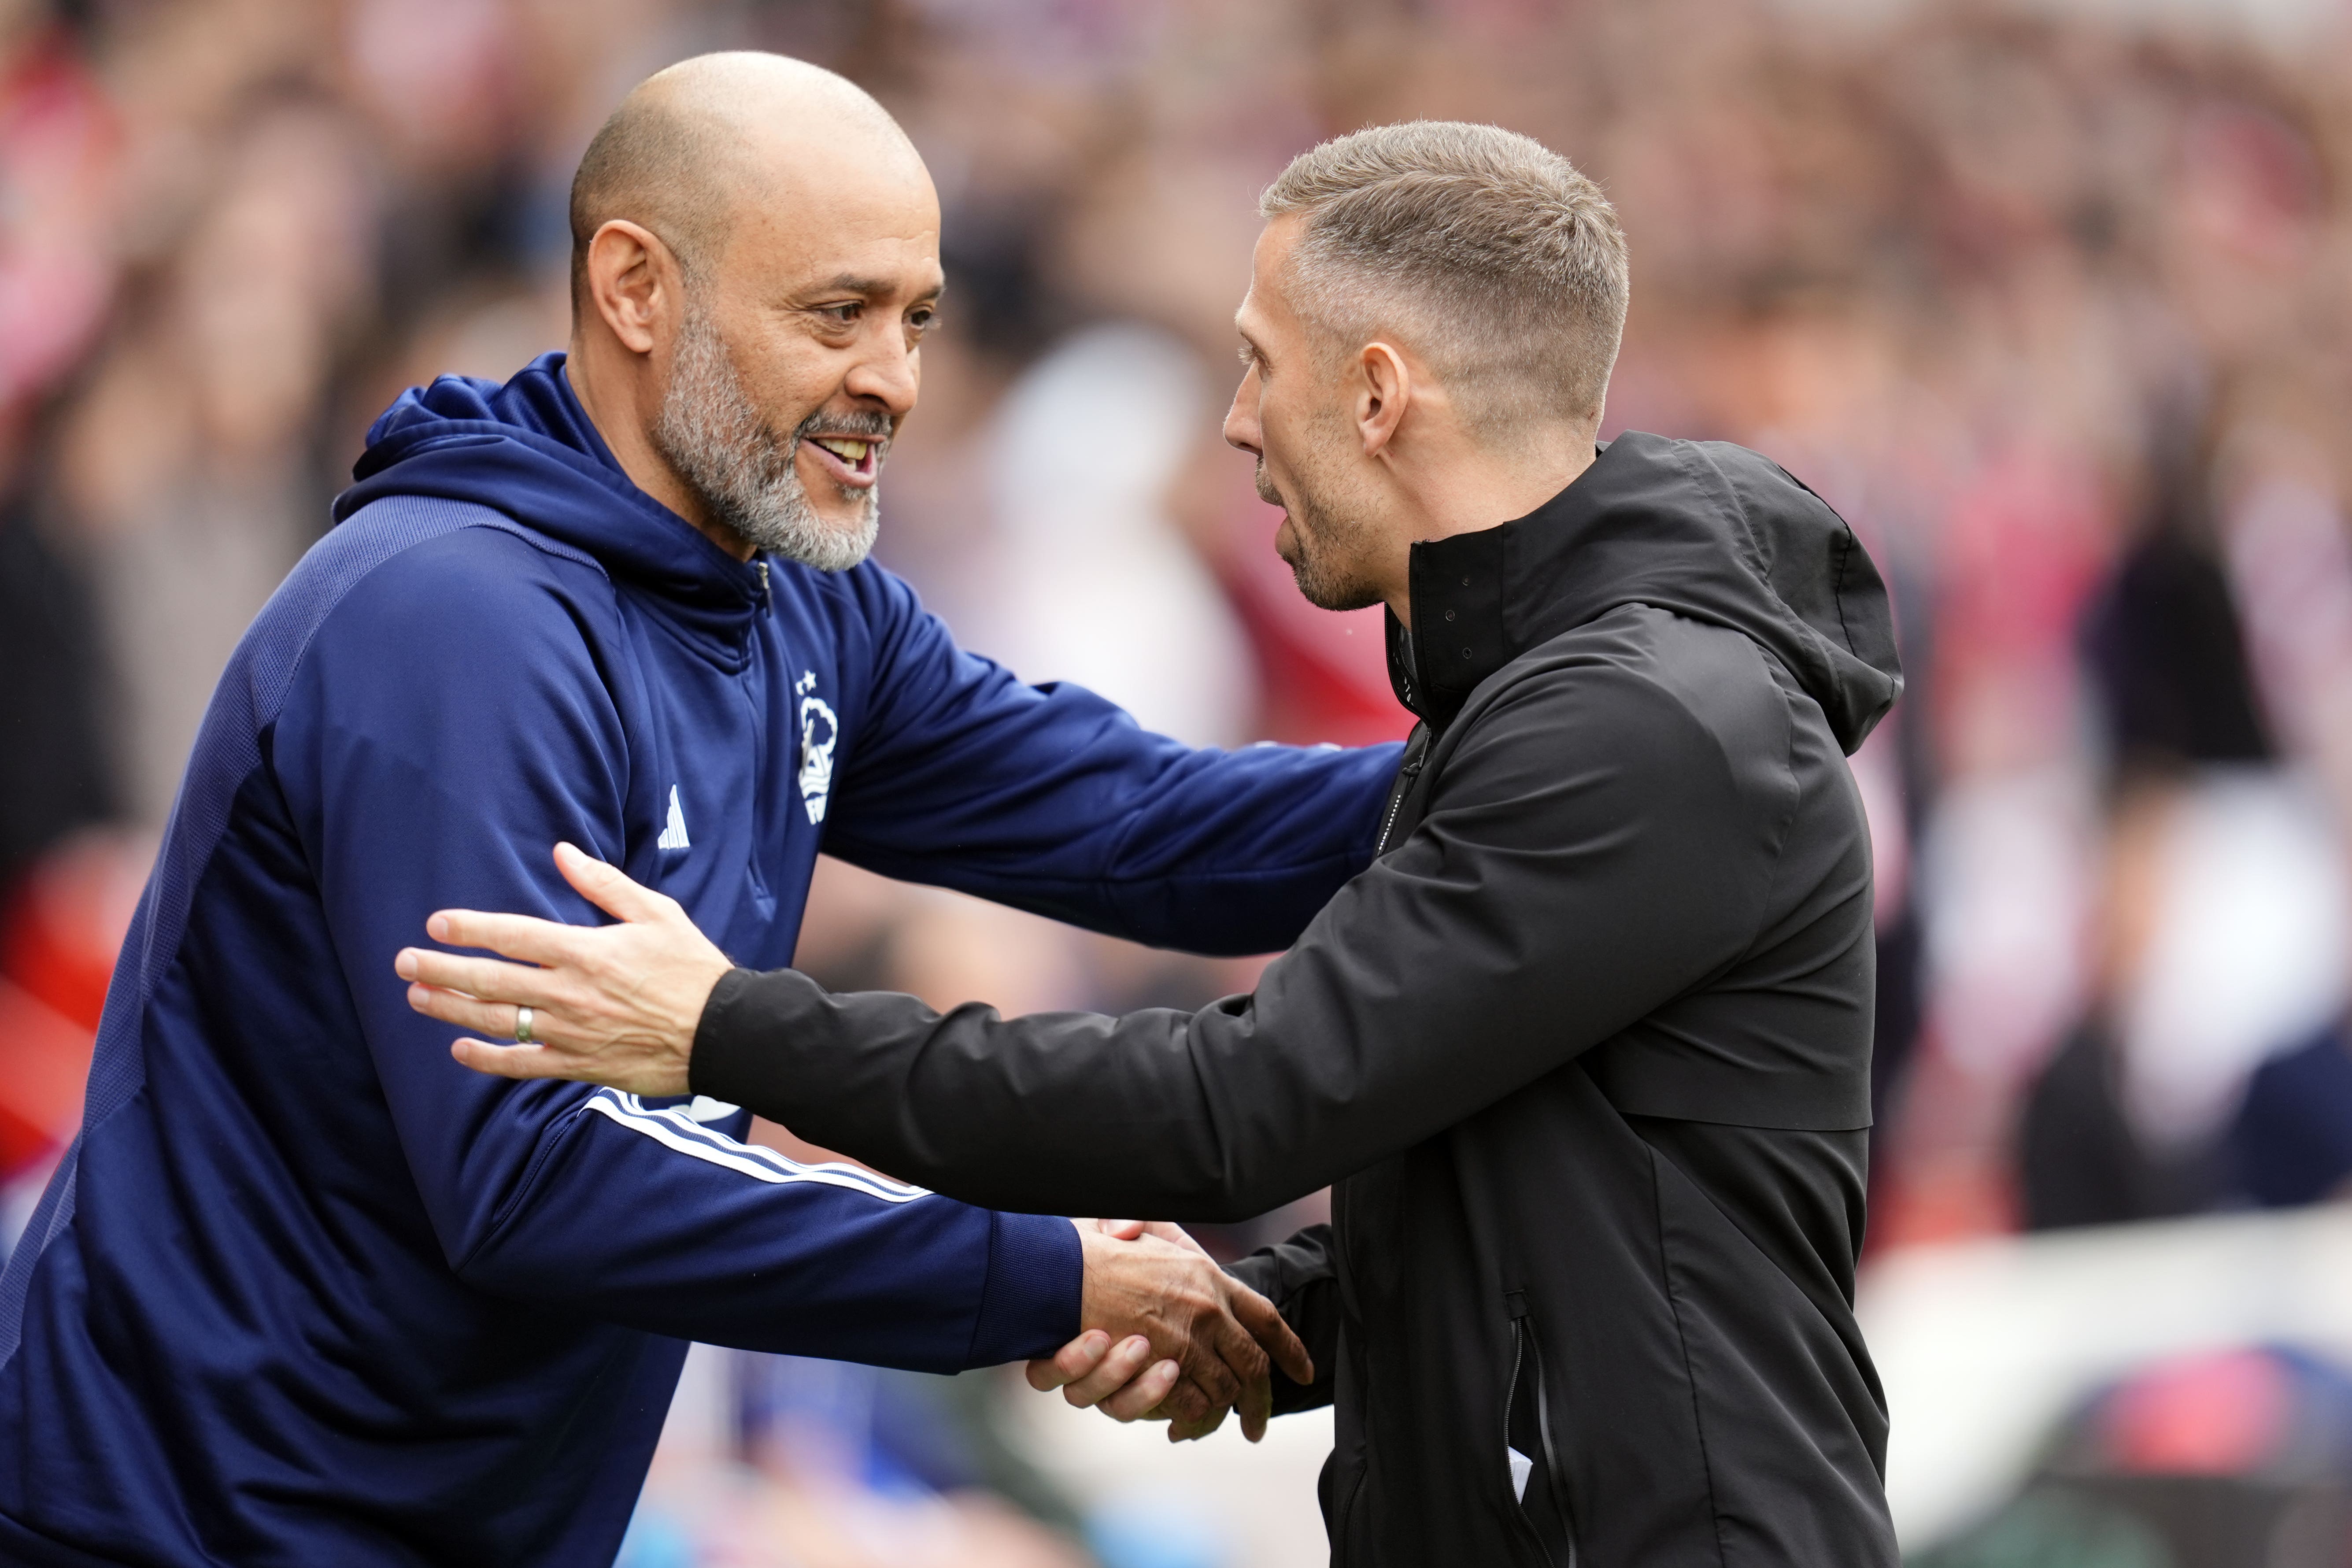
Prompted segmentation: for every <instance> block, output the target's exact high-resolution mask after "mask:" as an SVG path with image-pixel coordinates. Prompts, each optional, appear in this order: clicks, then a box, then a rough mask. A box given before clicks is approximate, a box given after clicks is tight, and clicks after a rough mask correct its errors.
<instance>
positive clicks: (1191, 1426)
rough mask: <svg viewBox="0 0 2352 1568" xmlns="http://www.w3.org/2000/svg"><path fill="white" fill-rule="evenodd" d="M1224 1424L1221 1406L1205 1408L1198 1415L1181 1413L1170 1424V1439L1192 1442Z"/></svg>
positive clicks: (1177, 1441)
mask: <svg viewBox="0 0 2352 1568" xmlns="http://www.w3.org/2000/svg"><path fill="white" fill-rule="evenodd" d="M1179 1392H1180V1393H1181V1390H1180V1391H1179ZM1224 1424H1225V1413H1224V1411H1223V1409H1221V1408H1220V1409H1209V1410H1204V1411H1203V1412H1202V1414H1201V1415H1179V1416H1177V1417H1176V1418H1175V1419H1173V1420H1171V1422H1169V1424H1168V1440H1169V1441H1170V1442H1171V1443H1190V1442H1192V1440H1193V1439H1195V1438H1198V1437H1205V1436H1208V1435H1209V1434H1210V1433H1212V1432H1213V1431H1215V1430H1216V1429H1217V1428H1218V1427H1220V1426H1223V1425H1224Z"/></svg>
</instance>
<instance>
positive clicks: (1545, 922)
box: [444, 662, 1787, 1220]
mask: <svg viewBox="0 0 2352 1568" xmlns="http://www.w3.org/2000/svg"><path fill="white" fill-rule="evenodd" d="M1785 777H1786V775H1785V773H1783V772H1777V771H1776V770H1775V769H1773V768H1770V767H1766V768H1763V769H1761V770H1753V769H1751V770H1748V772H1746V773H1739V772H1736V771H1735V764H1734V763H1732V762H1731V761H1730V760H1729V757H1728V754H1727V752H1726V750H1725V749H1724V748H1723V747H1722V746H1721V745H1720V744H1718V742H1717V738H1716V736H1715V735H1714V734H1713V733H1712V732H1711V731H1709V730H1708V729H1707V728H1706V726H1705V725H1704V724H1703V723H1702V722H1701V721H1699V720H1698V719H1697V718H1696V716H1695V715H1694V714H1693V713H1692V712H1691V711H1689V710H1687V709H1686V708H1685V706H1684V705H1682V704H1681V703H1680V702H1678V701H1677V700H1675V699H1674V698H1673V697H1671V696H1669V695H1667V694H1665V693H1664V692H1662V691H1660V690H1658V689H1655V688H1654V687H1653V686H1651V685H1650V684H1648V683H1647V682H1645V681H1644V680H1643V679H1640V678H1639V677H1636V676H1633V675H1630V674H1627V673H1625V672H1624V671H1622V670H1620V669H1617V668H1613V667H1612V666H1609V665H1608V664H1606V663H1605V662H1595V663H1593V664H1591V665H1590V666H1588V667H1581V668H1564V669H1559V670H1556V671H1553V672H1550V673H1549V674H1548V675H1546V676H1543V677H1539V678H1531V679H1526V680H1524V681H1522V682H1521V683H1520V684H1519V685H1518V686H1517V687H1516V688H1514V689H1512V690H1511V691H1510V692H1509V693H1507V694H1506V695H1504V696H1503V697H1502V698H1501V699H1500V700H1498V704H1497V708H1496V710H1495V711H1494V712H1492V713H1490V714H1489V715H1488V717H1487V718H1486V721H1484V722H1483V723H1482V724H1481V725H1480V727H1479V729H1478V731H1476V732H1475V734H1474V735H1472V736H1470V737H1469V738H1468V739H1466V740H1465V742H1464V743H1463V744H1462V746H1461V748H1460V749H1459V750H1458V751H1457V752H1455V753H1454V755H1453V756H1452V757H1451V758H1450V759H1448V760H1447V762H1446V763H1445V767H1444V773H1443V775H1442V776H1441V778H1440V779H1439V781H1438V783H1437V784H1436V786H1435V789H1434V791H1433V795H1432V798H1431V801H1430V804H1429V809H1428V812H1427V815H1426V816H1425V818H1424V820H1423V823H1422V824H1421V826H1419V827H1418V828H1417V829H1416V830H1415V831H1414V832H1413V833H1412V836H1411V837H1409V838H1408V839H1407V840H1406V841H1405V843H1404V844H1402V846H1401V847H1398V848H1397V849H1395V850H1394V851H1392V852H1391V853H1390V854H1389V855H1388V856H1386V857H1385V858H1382V859H1381V861H1380V862H1379V863H1378V864H1377V865H1375V866H1374V867H1372V868H1370V870H1368V871H1367V872H1365V873H1364V874H1363V875H1361V876H1360V877H1358V878H1357V879H1354V880H1353V881H1352V882H1350V883H1349V884H1348V886H1347V887H1346V888H1345V889H1342V890H1341V892H1340V893H1339V896H1338V897H1337V898H1336V899H1334V900H1332V902H1331V904H1330V906H1329V907H1328V908H1327V909H1326V910H1324V911H1323V913H1322V914H1321V915H1320V916H1318V918H1317V920H1316V921H1315V922H1314V923H1313V925H1312V926H1311V927H1310V928H1309V929H1308V931H1307V934H1306V935H1305V937H1303V938H1302V939H1301V940H1300V942H1298V944H1297V946H1296V947H1295V948H1293V949H1292V950H1291V951H1290V952H1287V953H1286V954H1285V955H1284V956H1283V957H1281V958H1280V959H1278V960H1276V962H1275V963H1273V964H1272V965H1271V966H1269V967H1268V969H1267V970H1266V972H1265V977H1264V979H1263V981H1262V982H1261V984H1260V985H1259V987H1258V990H1257V992H1256V993H1255V994H1254V995H1247V996H1233V997H1228V998H1226V999H1225V1000H1223V1001H1222V1002H1219V1003H1216V1004H1214V1005H1211V1006H1209V1007H1206V1008H1203V1009H1202V1010H1201V1011H1200V1012H1198V1013H1181V1012H1173V1011H1165V1010H1159V1011H1148V1012H1142V1013H1134V1014H1129V1015H1128V1016H1125V1017H1120V1018H1111V1017H1104V1016H1097V1015H1094V1014H1086V1013H1064V1014H1040V1015H1034V1016H1027V1017H1019V1018H1004V1017H1001V1016H998V1015H997V1014H996V1013H995V1012H994V1011H992V1010H991V1009H989V1008H986V1007H982V1006H977V1005H974V1006H966V1007H961V1008H957V1009H955V1010H953V1011H951V1012H949V1013H945V1014H941V1013H939V1012H935V1011H933V1010H932V1009H931V1008H929V1007H928V1006H926V1005H924V1004H922V1003H921V1002H919V1001H917V1000H916V999H915V998H913V997H908V996H900V995H895V994H887V993H879V992H870V993H859V994H830V993H827V992H826V991H824V989H823V988H822V987H820V986H818V985H817V984H815V983H814V981H812V980H810V979H808V978H807V977H806V976H805V975H803V974H800V973H795V972H793V971H791V970H779V971H776V972H773V973H765V974H758V973H750V972H747V971H742V970H733V971H728V972H724V973H722V972H720V971H719V968H718V963H723V960H720V961H716V962H712V961H710V960H708V959H707V960H705V962H704V967H703V968H702V970H701V971H700V972H699V973H697V974H696V975H695V977H694V979H693V981H692V983H691V984H688V986H687V987H686V988H685V991H684V993H683V994H682V997H683V999H682V1000H681V1001H680V1002H679V1003H677V1004H676V1005H673V1006H672V1007H671V1008H670V1009H669V1010H668V1011H667V1015H666V1017H665V1018H664V1019H662V1020H658V1021H657V1020H654V1019H652V1018H650V1017H648V1018H645V1019H641V1020H639V1023H640V1024H641V1025H642V1027H641V1028H640V1029H639V1031H638V1034H637V1036H636V1038H637V1039H638V1040H640V1041H641V1042H644V1043H645V1044H646V1046H647V1047H648V1048H646V1049H644V1050H636V1049H634V1048H633V1047H626V1046H622V1045H616V1043H615V1042H616V1041H618V1040H619V1038H620V1030H619V1026H618V1025H617V1024H616V1020H620V1019H622V1018H624V1017H625V1016H626V1015H627V1013H628V1008H629V1005H630V1004H629V1003H628V1001H627V998H628V996H629V995H630V994H633V993H634V992H636V991H638V990H639V989H640V988H641V986H642V979H641V977H642V976H644V975H645V974H646V973H651V972H654V971H659V970H667V969H672V968H677V967H680V966H681V965H680V962H679V957H678V954H679V952H680V951H681V950H680V949H679V948H678V947H677V946H676V945H675V944H676V943H677V942H684V941H688V940H690V939H689V938H688V937H687V936H686V935H684V934H683V933H680V932H679V931H676V930H674V929H672V930H667V931H664V930H658V929H655V928H647V929H646V931H635V930H634V929H633V930H632V931H614V932H609V933H608V932H583V933H576V934H574V935H572V936H571V937H569V938H567V939H565V940H567V941H568V942H572V944H573V945H572V947H571V948H570V949H569V950H568V951H569V952H571V953H572V954H576V958H574V957H566V958H562V959H559V961H558V966H557V967H556V968H555V969H553V970H551V971H549V970H520V969H518V968H516V966H511V965H506V966H500V965H495V964H486V965H484V966H482V967H481V968H480V969H478V970H469V971H462V972H453V978H451V979H450V980H449V981H448V982H447V984H454V985H458V986H462V987H463V988H465V989H467V990H472V991H474V992H476V994H480V995H492V994H494V995H499V996H505V995H508V994H509V990H508V989H507V988H508V987H511V986H515V985H523V986H530V987H536V989H534V990H532V991H531V992H530V996H531V997H532V998H535V999H538V1000H542V1001H545V1002H546V1003H548V1004H549V1005H550V1006H551V1008H552V1009H553V1011H551V1014H550V1023H549V1026H548V1032H547V1038H548V1040H549V1041H550V1042H551V1044H550V1045H549V1046H548V1047H544V1048H543V1049H542V1050H541V1052H539V1053H537V1054H533V1053H530V1052H524V1053H520V1054H517V1053H514V1052H512V1051H511V1050H509V1051H506V1052H500V1051H498V1050H495V1049H493V1048H491V1047H482V1046H475V1047H464V1049H465V1050H466V1051H467V1057H466V1059H467V1060H468V1062H469V1063H471V1064H473V1065H477V1066H479V1067H482V1068H485V1069H486V1070H490V1071H497V1072H514V1073H535V1072H541V1071H551V1072H557V1073H565V1074H583V1075H586V1076H590V1077H601V1078H606V1079H620V1080H623V1081H627V1080H628V1079H627V1075H628V1073H629V1072H631V1071H635V1070H646V1071H648V1072H654V1073H656V1074H666V1075H669V1076H667V1077H666V1078H665V1077H656V1079H653V1080H651V1081H662V1082H667V1083H670V1084H672V1085H675V1086H677V1087H688V1085H690V1087H691V1088H692V1089H694V1090H695V1091H696V1092H698V1093H708V1094H713V1095H718V1096H721V1097H723V1098H726V1099H728V1100H733V1101H736V1102H738V1103H742V1104H747V1105H751V1106H754V1107H756V1108H758V1109H759V1110H761V1113H762V1114H764V1115H768V1116H771V1117H772V1118H774V1119H776V1120H778V1121H782V1122H784V1123H785V1124H786V1125H788V1126H790V1127H792V1128H793V1130H794V1131H797V1132H799V1133H801V1134H802V1135H803V1136H804V1137H808V1138H810V1139H813V1140H815V1141H818V1142H822V1143H823V1144H824V1145H825V1146H826V1147H830V1148H835V1149H842V1150H845V1151H846V1152H851V1153H854V1154H856V1156H857V1157H859V1158H860V1159H866V1160H870V1161H872V1162H874V1163H877V1164H878V1165H880V1166H882V1167H883V1168H885V1169H888V1170H893V1171H897V1172H900V1173H906V1174H908V1175H909V1176H910V1177H912V1178H914V1179H917V1180H920V1181H923V1182H926V1183H929V1184H933V1185H935V1186H937V1187H939V1188H940V1190H942V1191H948V1192H953V1193H956V1194H958V1195H961V1196H963V1197H967V1198H969V1199H971V1200H972V1201H975V1202H985V1203H990V1204H995V1205H1003V1206H1005V1207H1008V1208H1021V1209H1052V1208H1056V1207H1061V1206H1065V1205H1072V1204H1077V1205H1099V1206H1100V1207H1101V1208H1102V1209H1104V1210H1107V1211H1110V1212H1118V1213H1130V1214H1156V1215H1166V1216H1169V1217H1171V1218H1177V1219H1211V1220H1221V1219H1232V1218H1238V1217H1241V1216H1244V1215H1254V1214H1257V1213H1261V1212H1263V1211H1265V1210H1266V1209H1269V1208H1272V1207H1274V1206H1276V1205H1278V1204H1281V1203H1285V1202H1287V1201H1289V1200H1290V1199H1293V1198H1296V1197H1297V1196H1299V1195H1300V1194H1304V1193H1307V1192H1310V1191H1312V1190H1313V1189H1315V1188H1317V1187H1318V1186H1321V1185H1323V1184H1326V1183H1328V1182H1330V1181H1332V1180H1334V1179H1335V1178H1337V1177H1339V1176H1343V1175H1346V1174H1349V1173H1352V1172H1354V1171H1357V1170H1360V1169H1361V1168H1363V1167H1364V1166H1366V1165H1368V1164H1370V1163H1373V1162H1375V1161H1377V1160H1379V1159H1381V1158H1382V1157H1384V1156H1385V1155H1388V1154H1390V1153H1392V1152H1396V1151H1398V1150H1400V1149H1402V1148H1405V1147H1408V1146H1410V1145H1411V1144H1412V1143H1414V1142H1419V1141H1420V1140H1422V1139H1423V1138H1426V1137H1428V1136H1430V1135H1431V1134H1433V1133H1434V1132H1436V1131H1440V1130H1442V1129H1444V1128H1445V1127H1448V1126H1451V1125H1453V1124H1454V1122H1457V1121H1461V1120H1462V1119H1463V1118H1465V1117H1466V1116H1468V1115H1470V1114H1472V1113H1473V1112H1475V1111H1476V1110H1480V1109H1482V1108H1484V1107H1485V1106H1486V1105H1489V1104H1491V1103H1493V1102H1494V1101H1495V1100H1498V1099H1500V1098H1501V1097H1502V1096H1504V1095H1506V1094H1507V1093H1509V1092H1510V1091H1511V1090H1512V1089H1517V1088H1518V1087H1519V1086H1521V1085H1523V1084H1526V1083H1528V1082H1530V1081H1532V1080H1533V1079H1536V1078H1538V1077H1540V1076H1541V1075H1543V1074H1545V1073H1547V1072H1549V1071H1552V1070H1554V1069H1555V1068H1559V1067H1560V1066H1561V1065H1562V1064H1564V1063H1566V1062H1568V1061H1570V1060H1571V1059H1572V1058H1575V1057H1576V1056H1578V1055H1579V1054H1580V1053H1581V1052H1582V1051H1584V1050H1585V1049H1587V1048H1588V1047H1591V1046H1592V1045H1594V1044H1596V1043H1598V1042H1599V1041H1601V1040H1603V1039H1606V1038H1608V1037H1610V1036H1612V1034H1615V1033H1617V1032H1618V1031H1619V1030H1621V1029H1622V1028H1624V1027H1625V1026H1627V1025H1629V1024H1631V1023H1632V1022H1633V1021H1634V1020H1635V1019H1637V1018H1639V1017H1641V1016H1643V1015H1644V1014H1646V1013H1648V1012H1650V1011H1652V1010H1654V1008H1656V1007H1657V1006H1658V1005H1661V1004H1662V1003H1664V1002H1666V1001H1668V1000H1670V999H1671V998H1673V997H1675V996H1676V995H1678V994H1682V993H1683V992H1685V991H1686V990H1688V989H1690V988H1691V987H1693V986H1695V985H1696V984H1699V983H1700V982H1702V981H1703V980H1705V979H1706V977H1707V976H1708V975H1710V974H1712V973H1717V972H1719V971H1720V970H1721V969H1723V968H1724V967H1726V966H1727V965H1728V964H1729V963H1731V962H1732V961H1733V960H1735V959H1736V958H1737V957H1738V956H1739V954H1740V953H1741V952H1744V951H1745V950H1746V949H1747V948H1748V945H1749V944H1750V943H1752V942H1754V941H1756V940H1757V937H1758V935H1759V922H1760V920H1761V914H1762V910H1763V908H1764V906H1765V901H1766V896H1767V893H1768V891H1769V887H1768V884H1769V876H1770V874H1771V856H1770V853H1769V848H1770V845H1771V842H1772V835H1773V834H1774V833H1775V832H1776V831H1777V830H1778V826H1777V825H1778V824H1779V823H1780V822H1781V821H1783V820H1784V814H1785V811H1786V809H1787V801H1786V799H1785V795H1784V794H1783V792H1782V790H1781V788H1780V786H1781V785H1782V784H1784V783H1785ZM1759 849H1761V850H1762V851H1763V852H1761V853H1759ZM589 939H593V940H589ZM706 985H707V986H709V991H708V999H707V1002H706V1003H704V1004H703V1005H700V1006H698V1007H697V1006H695V1005H693V1004H692V1001H691V998H692V997H693V996H694V995H695V994H699V993H700V992H701V990H702V988H703V987H705V986H706ZM444 1016H448V1017H450V1018H451V1019H452V1020H453V1021H456V1022H460V1023H473V1022H475V1020H474V1019H473V1018H470V1017H468V1016H465V1015H464V1014H462V1013H457V1012H450V1013H446V1014H445V1015H444Z"/></svg>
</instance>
